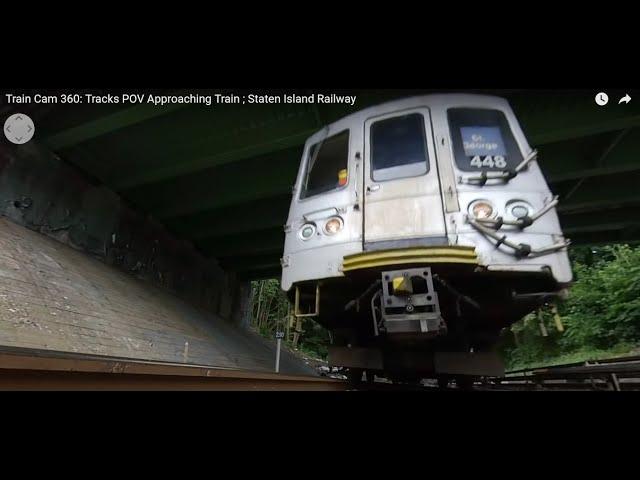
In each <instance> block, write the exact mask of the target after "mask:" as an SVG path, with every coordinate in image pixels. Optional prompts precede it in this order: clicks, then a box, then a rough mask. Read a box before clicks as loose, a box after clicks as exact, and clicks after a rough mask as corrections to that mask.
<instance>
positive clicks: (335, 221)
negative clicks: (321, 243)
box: [298, 217, 344, 240]
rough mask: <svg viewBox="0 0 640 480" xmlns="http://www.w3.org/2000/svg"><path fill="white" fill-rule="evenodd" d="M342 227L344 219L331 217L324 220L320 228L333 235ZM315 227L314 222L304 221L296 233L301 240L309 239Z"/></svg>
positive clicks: (314, 231)
mask: <svg viewBox="0 0 640 480" xmlns="http://www.w3.org/2000/svg"><path fill="white" fill-rule="evenodd" d="M343 228H344V221H343V220H342V218H340V217H331V218H329V219H328V220H327V221H326V222H324V226H323V228H322V230H323V232H324V233H325V235H335V234H336V233H338V232H339V231H340V230H342V229H343ZM316 232H317V228H316V225H315V224H314V223H305V224H304V225H302V227H300V230H299V232H298V235H299V236H300V238H301V239H302V240H309V239H310V238H313V236H314V235H315V234H316Z"/></svg>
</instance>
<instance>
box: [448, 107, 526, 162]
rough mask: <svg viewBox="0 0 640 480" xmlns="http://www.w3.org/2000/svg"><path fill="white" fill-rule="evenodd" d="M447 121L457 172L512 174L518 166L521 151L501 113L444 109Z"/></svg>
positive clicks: (491, 110)
mask: <svg viewBox="0 0 640 480" xmlns="http://www.w3.org/2000/svg"><path fill="white" fill-rule="evenodd" d="M447 121H448V123H449V132H450V133H451V145H452V147H453V157H454V162H455V164H456V167H457V168H458V170H462V171H464V172H478V171H481V172H482V171H485V172H491V171H504V170H513V169H515V168H516V166H518V164H519V163H520V162H522V160H523V158H524V157H523V156H522V151H521V150H520V146H519V145H518V142H517V141H516V139H515V136H514V135H513V131H512V129H511V125H510V124H509V120H508V119H507V116H506V115H505V113H504V112H503V111H502V110H496V109H491V108H478V107H454V108H449V109H447Z"/></svg>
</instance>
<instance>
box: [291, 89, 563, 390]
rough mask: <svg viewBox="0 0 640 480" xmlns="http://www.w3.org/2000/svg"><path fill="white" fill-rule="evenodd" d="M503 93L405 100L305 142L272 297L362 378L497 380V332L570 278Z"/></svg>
mask: <svg viewBox="0 0 640 480" xmlns="http://www.w3.org/2000/svg"><path fill="white" fill-rule="evenodd" d="M536 156H537V152H536V151H535V150H533V149H532V148H531V147H530V146H529V144H528V143H527V139H526V138H525V136H524V134H523V132H522V130H521V128H520V125H519V124H518V120H517V119H516V117H515V115H514V113H513V111H512V109H511V107H510V106H509V104H508V102H507V101H506V100H505V99H502V98H498V97H493V96H485V95H468V94H438V95H427V96H419V97H412V98H406V99H402V100H396V101H391V102H387V103H384V104H381V105H378V106H374V107H371V108H367V109H364V110H362V111H359V112H356V113H354V114H351V115H349V116H347V117H345V118H343V119H341V120H338V121H336V122H334V123H332V124H330V125H327V126H326V127H325V128H323V129H322V130H321V131H319V132H317V133H316V134H314V135H312V136H311V137H310V138H309V139H308V140H307V142H306V143H305V146H304V152H303V155H302V161H301V165H300V169H299V173H298V176H297V180H296V183H295V186H294V189H293V198H292V202H291V207H290V210H289V217H288V220H287V224H286V226H285V234H286V239H285V249H284V254H283V257H282V260H281V263H282V280H281V285H282V288H283V290H285V291H286V292H287V295H288V297H289V299H290V301H291V302H292V304H293V307H294V308H293V311H294V315H295V316H296V317H298V318H307V317H308V318H313V319H314V320H315V321H317V322H319V323H320V324H322V325H323V326H325V327H326V328H327V329H328V330H329V331H330V333H331V340H332V345H331V347H330V353H329V362H330V364H332V365H336V366H343V367H346V368H347V369H348V371H349V372H351V374H352V377H353V379H355V380H359V379H361V378H362V376H363V372H366V378H367V379H371V378H373V375H384V376H387V377H390V378H393V379H398V380H399V381H400V380H404V381H408V380H417V379H421V378H426V377H432V378H438V379H440V380H443V379H447V378H449V379H450V378H452V377H453V378H456V379H457V380H458V381H459V382H462V381H464V380H468V379H472V378H473V377H474V376H481V375H496V374H500V373H502V371H503V367H502V362H501V361H500V358H499V356H498V355H497V354H496V353H495V352H494V350H495V345H496V342H497V340H498V336H499V332H500V330H501V329H503V328H504V327H507V326H509V325H510V324H512V323H513V322H515V321H517V320H518V319H520V318H522V317H523V316H524V315H525V314H527V313H529V312H531V311H533V310H535V309H536V308H537V307H538V306H539V305H541V304H542V303H543V302H545V301H548V299H549V298H550V297H553V296H558V295H560V296H562V295H563V294H564V293H566V290H567V287H568V286H569V284H570V282H571V280H572V273H571V267H570V263H569V258H568V254H567V246H568V244H569V242H568V240H566V239H565V238H564V237H563V234H562V230H561V228H560V223H559V221H558V216H557V213H556V205H557V203H558V199H557V198H554V197H553V195H552V194H551V192H550V190H549V187H548V186H547V183H546V181H545V179H544V177H543V175H542V172H541V170H540V168H539V166H538V164H537V162H536Z"/></svg>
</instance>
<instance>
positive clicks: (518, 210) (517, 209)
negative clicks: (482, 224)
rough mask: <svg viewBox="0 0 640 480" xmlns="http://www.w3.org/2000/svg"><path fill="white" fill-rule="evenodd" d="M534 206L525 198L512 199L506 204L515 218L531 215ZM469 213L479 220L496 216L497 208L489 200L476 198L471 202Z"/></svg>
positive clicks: (509, 212) (506, 208)
mask: <svg viewBox="0 0 640 480" xmlns="http://www.w3.org/2000/svg"><path fill="white" fill-rule="evenodd" d="M532 211H533V208H532V207H531V205H529V204H528V203H527V202H525V201H523V200H511V201H509V202H507V205H506V206H505V212H506V213H507V214H508V215H510V216H512V217H513V218H516V219H518V218H524V217H527V216H529V215H531V213H532ZM469 213H470V214H471V215H473V216H474V217H475V218H477V219H479V220H483V219H488V218H495V217H496V216H497V212H496V209H495V208H494V207H493V204H492V203H491V202H490V201H489V200H474V201H473V202H471V203H470V204H469Z"/></svg>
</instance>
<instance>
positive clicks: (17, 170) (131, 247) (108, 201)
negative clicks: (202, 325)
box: [0, 141, 249, 324]
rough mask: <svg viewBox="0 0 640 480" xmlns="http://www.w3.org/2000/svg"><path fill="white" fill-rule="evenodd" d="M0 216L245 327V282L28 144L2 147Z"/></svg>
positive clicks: (83, 177) (41, 149)
mask: <svg viewBox="0 0 640 480" xmlns="http://www.w3.org/2000/svg"><path fill="white" fill-rule="evenodd" d="M0 215H3V216H6V217H8V218H10V219H11V220H13V221H14V222H16V223H18V224H20V225H24V226H26V227H28V228H29V229H32V230H36V231H38V232H40V233H42V234H44V235H47V236H50V237H54V238H55V239H57V240H59V241H60V242H63V243H65V244H67V245H70V246H72V247H73V248H75V249H77V250H82V251H84V252H86V253H88V254H90V255H92V256H94V257H97V258H99V259H101V260H102V261H104V262H106V263H107V264H110V265H113V266H115V267H117V268H118V269H121V270H123V271H125V272H128V273H129V274H131V275H134V276H135V277H137V278H140V279H143V280H145V281H147V282H150V283H152V284H154V285H158V286H160V287H162V288H164V289H167V290H168V291H170V292H173V293H175V294H176V295H177V296H179V297H180V298H182V299H184V300H186V301H188V302H190V303H192V304H194V305H197V306H200V307H204V308H205V309H207V310H208V311H210V312H212V313H215V314H217V315H219V316H220V317H222V318H224V319H226V320H229V321H233V322H235V323H237V324H243V323H244V324H246V318H247V316H246V302H247V301H248V296H249V291H248V290H249V289H248V285H247V284H246V283H244V284H243V283H242V282H239V281H238V280H237V279H236V278H235V276H234V275H233V274H229V273H226V272H224V271H223V270H222V269H221V268H220V267H219V266H218V265H217V263H216V261H215V260H212V259H205V258H204V257H203V256H202V255H200V254H199V253H198V252H197V251H196V250H195V249H194V248H193V247H192V246H191V244H189V243H186V242H184V241H181V240H179V239H177V238H175V237H173V236H172V235H171V233H170V232H167V231H166V230H165V229H164V228H163V227H162V225H160V224H158V223H157V222H155V221H154V220H153V219H152V218H149V217H146V216H144V215H142V214H140V213H137V212H135V211H134V210H133V209H132V208H130V207H129V206H127V205H126V204H125V203H124V202H123V200H122V199H121V198H120V197H119V196H118V195H116V194H115V193H114V192H112V191H110V190H108V189H106V188H105V187H103V186H101V185H97V184H95V183H93V182H92V181H91V179H89V178H87V177H86V176H85V175H84V174H82V173H81V172H79V171H78V170H77V169H75V168H73V167H72V166H70V165H68V164H66V163H64V162H63V161H61V160H60V159H58V158H57V157H56V156H55V155H54V154H52V153H51V152H49V151H48V150H46V149H45V148H43V147H41V146H39V145H38V144H37V143H35V142H33V141H32V142H29V143H27V144H25V145H20V146H16V145H12V144H9V143H8V142H0Z"/></svg>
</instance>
